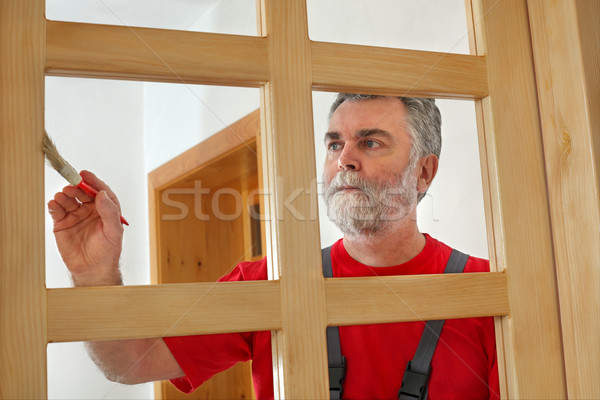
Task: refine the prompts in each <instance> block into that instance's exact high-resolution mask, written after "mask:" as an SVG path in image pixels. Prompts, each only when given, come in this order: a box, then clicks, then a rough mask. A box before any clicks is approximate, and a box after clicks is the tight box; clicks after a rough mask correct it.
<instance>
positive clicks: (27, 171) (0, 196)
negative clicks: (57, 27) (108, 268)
mask: <svg viewBox="0 0 600 400" xmlns="http://www.w3.org/2000/svg"><path fill="white" fill-rule="evenodd" d="M44 11H45V9H44V2H43V1H38V0H6V1H1V2H0V60H2V61H1V62H0V398H4V399H33V398H45V397H46V396H47V390H46V296H45V264H44V209H45V207H44V161H43V160H44V157H43V155H42V152H41V143H42V133H43V130H44V60H45V43H46V39H45V35H46V29H45V26H44V24H45V20H44Z"/></svg>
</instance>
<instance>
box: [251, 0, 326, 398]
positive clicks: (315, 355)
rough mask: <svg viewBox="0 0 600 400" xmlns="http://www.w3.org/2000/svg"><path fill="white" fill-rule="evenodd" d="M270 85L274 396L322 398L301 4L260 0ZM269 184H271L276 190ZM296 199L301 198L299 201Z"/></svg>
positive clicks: (265, 106)
mask: <svg viewBox="0 0 600 400" xmlns="http://www.w3.org/2000/svg"><path fill="white" fill-rule="evenodd" d="M260 4H261V7H260V15H261V17H260V29H261V34H262V35H263V36H268V37H269V47H268V48H269V70H270V77H271V78H270V83H269V84H267V85H266V86H265V88H264V89H263V90H262V105H261V110H262V111H263V113H262V114H263V118H262V120H263V123H264V124H263V125H264V126H265V128H266V129H265V130H264V131H263V132H264V133H263V137H262V139H263V140H262V149H263V152H262V154H263V159H265V160H263V170H264V179H265V182H266V183H268V186H267V187H268V188H269V189H270V192H271V195H270V196H269V200H268V203H269V204H268V209H269V216H270V221H269V223H268V224H267V225H269V227H268V228H267V229H268V231H269V238H268V239H267V240H270V246H268V250H267V259H268V261H269V264H270V267H271V268H270V269H271V276H272V277H273V278H275V279H280V281H281V295H282V299H281V304H282V316H283V325H282V326H283V330H282V331H277V332H274V333H273V336H272V338H273V362H274V365H273V368H274V378H275V391H276V397H280V398H294V399H316V398H321V399H324V398H328V397H329V392H328V380H327V351H326V343H325V327H326V316H325V294H324V281H323V274H322V271H321V261H320V251H319V249H320V243H319V227H318V222H317V221H316V220H311V219H310V215H311V212H310V211H311V207H316V204H314V203H313V202H312V200H311V196H307V195H306V193H308V191H309V190H310V191H311V192H313V193H314V190H316V187H314V186H315V183H314V182H311V181H312V180H313V178H314V177H315V175H316V172H315V158H314V157H315V156H314V141H313V124H312V92H311V85H312V76H311V61H310V41H309V38H308V23H307V16H306V4H305V2H304V1H279V0H262V1H261V3H260ZM274 183H277V184H276V185H274ZM298 193H300V194H299V195H297V194H298Z"/></svg>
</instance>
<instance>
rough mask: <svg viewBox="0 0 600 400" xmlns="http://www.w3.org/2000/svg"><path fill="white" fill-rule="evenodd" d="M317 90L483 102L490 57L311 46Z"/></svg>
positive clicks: (327, 45)
mask: <svg viewBox="0 0 600 400" xmlns="http://www.w3.org/2000/svg"><path fill="white" fill-rule="evenodd" d="M311 54H312V74H313V87H314V88H315V89H317V90H325V91H335V92H339V91H346V92H347V91H350V92H354V93H368V94H379V95H391V96H399V95H402V96H427V97H439V98H459V99H464V98H470V99H475V98H481V97H485V96H487V94H488V89H487V73H486V72H487V71H486V65H485V57H484V56H471V55H461V54H450V53H436V52H428V51H416V50H402V49H390V48H383V47H373V46H358V45H348V44H338V43H323V42H312V43H311Z"/></svg>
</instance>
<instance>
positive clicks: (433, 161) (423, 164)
mask: <svg viewBox="0 0 600 400" xmlns="http://www.w3.org/2000/svg"><path fill="white" fill-rule="evenodd" d="M438 164H439V160H438V158H437V157H436V156H435V155H433V154H431V155H429V156H427V157H423V158H421V159H420V160H419V163H418V164H417V165H418V168H419V175H418V177H417V190H418V191H419V193H425V192H426V191H427V189H428V188H429V186H431V182H433V178H435V175H436V174H437V170H438Z"/></svg>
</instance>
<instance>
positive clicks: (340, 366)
mask: <svg viewBox="0 0 600 400" xmlns="http://www.w3.org/2000/svg"><path fill="white" fill-rule="evenodd" d="M321 258H322V260H323V276H324V277H325V278H333V268H332V266H331V246H329V247H327V248H326V249H322V250H321ZM327 361H328V364H329V397H330V398H331V399H335V400H339V399H341V398H342V382H343V381H344V374H345V372H346V359H345V357H343V356H342V349H341V347H340V332H339V329H338V327H337V326H328V327H327Z"/></svg>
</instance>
